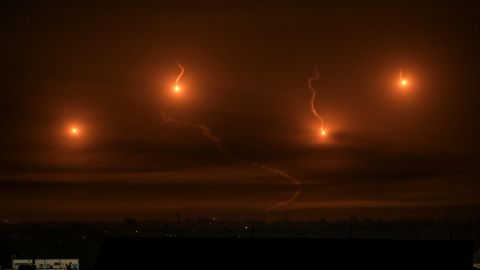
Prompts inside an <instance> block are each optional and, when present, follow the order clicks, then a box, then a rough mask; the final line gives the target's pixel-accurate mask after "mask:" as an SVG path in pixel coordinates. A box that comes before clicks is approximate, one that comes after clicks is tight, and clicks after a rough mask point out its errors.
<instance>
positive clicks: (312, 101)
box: [308, 67, 325, 135]
mask: <svg viewBox="0 0 480 270" xmlns="http://www.w3.org/2000/svg"><path fill="white" fill-rule="evenodd" d="M313 71H314V74H313V76H312V77H310V78H308V88H309V89H310V91H311V92H312V98H311V99H310V110H311V111H312V113H313V115H315V117H317V118H318V120H320V130H321V132H322V135H324V133H325V129H324V121H323V118H322V117H321V116H320V114H319V113H318V112H317V109H315V100H316V98H317V90H315V88H314V87H313V85H312V82H313V81H316V80H318V79H320V73H319V72H318V68H316V67H315V68H314V69H313Z"/></svg>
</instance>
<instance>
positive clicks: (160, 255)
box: [96, 237, 473, 270]
mask: <svg viewBox="0 0 480 270" xmlns="http://www.w3.org/2000/svg"><path fill="white" fill-rule="evenodd" d="M472 254H473V246H472V243H471V242H466V241H439V240H392V239H316V238H146V237H143V238H107V239H105V242H104V244H103V246H102V248H101V250H100V254H99V257H98V261H97V264H96V269H98V270H101V269H277V270H278V269H369V270H375V269H389V270H393V269H399V270H400V269H402V270H405V269H409V270H414V269H418V270H428V269H432V270H434V269H449V270H462V269H465V270H466V269H468V270H471V269H472V262H473V255H472Z"/></svg>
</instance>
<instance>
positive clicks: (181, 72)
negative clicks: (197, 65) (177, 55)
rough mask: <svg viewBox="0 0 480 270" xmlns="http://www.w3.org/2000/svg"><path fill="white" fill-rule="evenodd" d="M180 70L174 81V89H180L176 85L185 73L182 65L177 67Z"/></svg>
mask: <svg viewBox="0 0 480 270" xmlns="http://www.w3.org/2000/svg"><path fill="white" fill-rule="evenodd" d="M178 67H179V68H180V74H178V76H177V79H176V80H175V87H180V86H179V85H178V83H179V82H180V79H181V78H182V77H183V73H185V69H184V68H183V66H182V65H180V64H179V65H178Z"/></svg>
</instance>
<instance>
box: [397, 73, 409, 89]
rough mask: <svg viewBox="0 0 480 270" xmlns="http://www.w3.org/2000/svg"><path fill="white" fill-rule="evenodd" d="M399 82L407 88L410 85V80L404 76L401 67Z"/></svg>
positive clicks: (402, 86)
mask: <svg viewBox="0 0 480 270" xmlns="http://www.w3.org/2000/svg"><path fill="white" fill-rule="evenodd" d="M398 83H399V85H400V87H401V88H407V87H408V80H407V79H406V78H405V77H403V72H402V70H401V69H400V71H399V72H398Z"/></svg>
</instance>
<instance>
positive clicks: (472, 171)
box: [0, 1, 480, 220]
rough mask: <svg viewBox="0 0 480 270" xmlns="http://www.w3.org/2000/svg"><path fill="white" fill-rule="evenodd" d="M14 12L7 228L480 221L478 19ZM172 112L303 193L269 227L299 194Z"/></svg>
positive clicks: (71, 7) (229, 7) (5, 142)
mask: <svg viewBox="0 0 480 270" xmlns="http://www.w3.org/2000/svg"><path fill="white" fill-rule="evenodd" d="M1 5H2V8H1V11H0V13H1V16H0V27H1V29H2V34H1V36H2V42H1V43H0V48H1V50H0V54H1V58H2V65H0V68H1V73H0V74H2V75H1V76H2V79H1V80H0V81H1V82H0V85H1V89H2V91H1V93H0V108H1V111H0V127H1V131H2V132H1V133H0V148H1V149H2V150H1V151H0V218H5V219H14V220H15V219H18V220H30V219H33V220H37V219H43V218H48V219H67V220H68V219H75V220H77V219H86V220H90V219H110V218H118V219H121V218H124V217H127V216H128V217H134V218H157V217H162V218H163V217H174V216H175V213H184V214H185V215H187V216H218V217H225V218H232V217H233V218H279V217H283V216H284V215H285V213H286V212H288V214H289V215H291V216H295V217H298V218H301V219H314V218H319V217H328V218H337V217H348V216H373V217H386V218H398V217H412V218H435V217H444V216H452V217H468V216H471V215H475V213H478V210H480V207H479V205H480V199H479V198H480V197H479V196H478V193H479V191H480V184H479V182H478V177H479V165H480V164H479V156H478V151H479V150H480V143H479V141H478V137H479V135H480V125H479V121H478V119H477V117H478V115H479V113H480V104H479V100H480V94H479V91H478V89H479V86H480V82H479V78H478V70H479V69H478V68H479V66H478V65H479V63H480V61H479V60H480V52H479V50H478V48H479V47H480V16H479V15H480V12H479V11H480V10H479V8H478V4H477V5H476V4H475V3H474V2H471V3H469V2H462V3H458V2H454V1H447V2H442V3H437V2H433V1H432V2H429V3H406V2H405V3H401V2H398V3H396V4H393V3H381V4H375V3H362V4H360V3H354V4H348V5H347V4H344V5H340V4H338V5H326V4H307V3H305V4H300V3H296V4H293V3H290V4H287V3H276V4H273V3H272V4H266V3H265V4H249V3H242V4H227V3H220V2H219V3H213V2H211V3H202V4H198V3H197V4H189V3H186V2H185V3H181V4H155V5H154V4H149V5H147V4H136V5H133V4H132V5H122V4H116V5H113V4H99V3H96V4H95V3H70V4H65V3H63V4H57V5H54V4H46V3H27V2H21V3H20V2H15V3H14V2H12V3H2V4H1ZM178 64H181V65H182V66H183V67H185V74H184V76H183V77H182V87H183V88H182V93H181V95H174V94H172V89H171V87H172V85H173V83H174V82H175V79H176V77H177V75H178V72H179V69H178ZM314 67H318V70H319V74H320V76H319V79H318V80H316V81H314V85H313V86H314V87H315V89H316V90H317V92H318V96H317V98H318V99H317V102H316V105H317V109H318V111H319V113H320V114H321V115H322V118H324V120H325V125H326V127H327V129H328V136H327V137H326V138H323V139H322V138H319V136H318V120H317V119H316V118H315V117H314V116H313V115H312V113H311V111H310V108H309V102H310V92H309V89H308V86H307V79H308V78H309V77H311V76H312V75H313V71H314ZM400 69H401V70H402V72H403V73H404V74H405V76H407V77H408V78H409V79H411V84H410V85H409V88H408V91H401V90H400V89H399V88H398V85H397V83H398V73H399V70H400ZM162 112H166V113H168V114H169V115H171V116H173V117H174V118H175V119H178V120H179V121H186V122H190V123H198V124H203V125H206V126H208V127H209V128H210V129H211V131H212V132H213V133H214V134H215V135H216V136H218V137H220V138H221V140H222V142H223V145H224V146H225V147H226V148H228V150H229V152H230V153H232V154H233V155H235V156H236V157H239V158H241V159H244V160H248V161H251V162H257V163H262V164H266V165H268V166H271V167H275V168H279V169H281V170H283V171H285V172H288V173H289V174H290V175H292V176H294V177H296V178H297V179H299V180H300V181H301V182H302V193H301V194H300V196H298V198H296V200H295V201H293V202H292V203H290V204H288V205H287V206H285V207H283V208H281V209H278V210H277V211H273V212H271V213H268V214H266V213H265V212H264V210H265V209H266V208H268V207H270V206H272V205H273V204H275V203H277V202H279V201H282V200H285V199H287V198H288V197H289V196H290V195H291V194H292V192H294V190H295V188H296V187H295V186H293V185H292V183H291V182H289V181H288V180H286V179H283V178H281V177H279V176H277V175H275V174H272V173H270V172H268V171H265V170H261V169H259V168H255V167H249V166H246V165H245V164H242V163H238V162H234V161H232V160H230V159H228V158H226V157H225V156H224V155H222V153H221V152H219V151H218V150H217V149H216V148H215V145H214V144H212V142H211V141H209V140H207V139H206V138H205V137H204V136H202V133H201V132H200V131H198V130H195V129H191V128H188V127H181V126H175V125H171V124H169V123H165V122H164V121H163V120H162V116H161V113H162ZM72 123H76V124H77V125H79V126H80V127H81V134H80V136H78V137H77V138H72V137H71V136H68V134H66V128H67V127H69V126H70V125H71V124H72Z"/></svg>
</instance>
